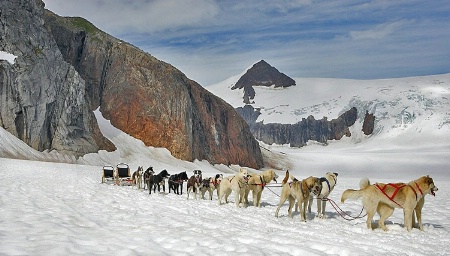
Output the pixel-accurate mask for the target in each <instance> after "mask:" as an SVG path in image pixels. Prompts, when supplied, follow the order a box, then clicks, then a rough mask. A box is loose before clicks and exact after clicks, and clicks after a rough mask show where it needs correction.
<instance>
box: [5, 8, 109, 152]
mask: <svg viewBox="0 0 450 256" xmlns="http://www.w3.org/2000/svg"><path fill="white" fill-rule="evenodd" d="M43 16H44V4H43V3H42V1H34V0H30V1H21V0H8V1H1V2H0V50H2V51H5V52H8V53H11V54H13V55H15V56H17V58H16V59H15V62H14V64H11V63H9V62H7V61H2V60H0V98H1V101H0V125H1V127H3V128H4V129H5V130H7V131H8V132H10V133H11V134H13V135H15V136H17V137H18V138H20V139H21V140H23V141H24V142H26V143H27V144H28V145H30V146H31V147H33V148H35V149H37V150H40V151H43V150H57V151H59V152H61V153H67V154H71V155H75V156H80V155H84V154H86V153H90V152H97V151H98V150H99V149H107V150H113V149H115V147H114V145H113V144H112V143H111V142H109V141H108V140H107V139H105V138H104V137H103V136H102V135H101V132H100V130H99V128H98V125H97V123H96V119H95V117H94V115H93V113H92V111H90V109H89V108H88V106H89V98H88V97H87V95H86V88H85V82H84V80H83V79H82V78H81V77H80V75H79V74H78V73H77V71H76V70H75V69H74V68H73V67H72V66H71V65H70V64H68V63H67V62H66V61H65V60H64V59H63V56H62V55H61V53H60V52H59V50H58V47H57V45H56V43H55V41H54V40H53V38H52V36H51V34H49V33H48V31H47V30H46V29H45V28H44V26H43V24H44V19H43Z"/></svg>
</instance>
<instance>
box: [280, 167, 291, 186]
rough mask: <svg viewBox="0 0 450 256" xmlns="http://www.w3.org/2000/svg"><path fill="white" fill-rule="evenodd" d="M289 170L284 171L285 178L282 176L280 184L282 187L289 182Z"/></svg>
mask: <svg viewBox="0 0 450 256" xmlns="http://www.w3.org/2000/svg"><path fill="white" fill-rule="evenodd" d="M289 176H290V175H289V170H287V171H286V176H284V179H283V182H282V183H281V184H282V185H284V184H286V183H287V182H288V180H289Z"/></svg>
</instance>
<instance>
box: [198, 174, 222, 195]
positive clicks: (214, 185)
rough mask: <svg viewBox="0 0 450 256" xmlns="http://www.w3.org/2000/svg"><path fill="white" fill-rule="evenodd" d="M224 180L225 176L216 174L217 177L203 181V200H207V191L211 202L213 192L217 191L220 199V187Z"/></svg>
mask: <svg viewBox="0 0 450 256" xmlns="http://www.w3.org/2000/svg"><path fill="white" fill-rule="evenodd" d="M222 180H223V174H216V176H215V177H214V178H213V177H210V178H207V179H204V180H203V181H202V185H201V189H200V191H201V192H202V199H205V193H206V191H208V192H209V200H212V196H213V192H214V190H216V189H217V197H219V185H220V183H221V182H222Z"/></svg>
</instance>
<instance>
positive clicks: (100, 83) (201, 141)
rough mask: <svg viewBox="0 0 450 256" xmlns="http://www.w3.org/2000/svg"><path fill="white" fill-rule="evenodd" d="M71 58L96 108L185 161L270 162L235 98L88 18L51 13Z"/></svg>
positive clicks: (251, 164) (62, 46)
mask: <svg viewBox="0 0 450 256" xmlns="http://www.w3.org/2000/svg"><path fill="white" fill-rule="evenodd" d="M46 26H47V29H48V31H50V32H51V33H52V34H53V37H54V38H55V40H56V42H57V44H58V46H59V49H60V51H61V53H62V54H63V56H64V59H65V60H66V61H67V62H69V63H70V64H71V65H72V66H74V67H75V69H76V70H77V71H78V72H79V74H80V75H81V77H82V78H83V79H84V80H85V81H86V94H87V95H89V102H90V103H91V105H90V109H91V110H93V109H95V108H97V107H98V106H100V111H101V112H102V114H103V115H104V116H105V117H106V118H107V119H109V120H111V123H112V124H113V125H114V126H115V127H117V128H119V129H120V130H122V131H125V132H126V133H128V134H130V135H132V136H133V137H135V138H138V139H140V140H142V141H143V142H144V143H145V144H146V145H148V146H155V147H164V148H167V149H168V150H169V151H170V152H171V153H172V154H173V155H174V156H175V157H178V158H181V159H184V160H194V159H206V160H208V161H210V162H211V163H214V164H215V163H223V164H239V165H242V166H249V167H254V168H260V167H262V166H263V161H262V155H261V151H260V148H259V144H258V142H257V141H256V140H255V138H254V137H253V135H252V134H251V132H250V129H249V127H248V125H247V123H246V122H245V121H244V120H243V119H242V118H241V117H240V116H239V114H237V112H236V111H235V110H234V109H233V107H231V106H230V105H229V104H227V103H226V102H224V101H223V100H221V99H220V98H218V97H216V96H214V95H213V94H211V93H210V92H208V91H207V90H205V89H204V88H203V87H201V86H200V85H199V84H197V83H196V82H194V81H192V80H190V79H188V78H187V77H186V76H185V75H184V74H183V73H181V72H180V71H179V70H177V69H176V68H174V67H173V66H171V65H169V64H167V63H164V62H162V61H160V60H157V59H156V58H154V57H152V56H151V55H150V54H147V53H145V52H143V51H142V50H140V49H138V48H136V47H134V46H132V45H130V44H128V43H125V42H123V41H120V40H118V39H116V38H113V37H112V36H109V35H107V34H106V33H103V32H101V31H99V30H98V29H97V28H95V27H94V26H93V25H92V24H90V23H89V22H87V21H86V20H84V19H81V18H62V17H59V16H57V15H55V14H53V13H51V12H49V11H47V12H46Z"/></svg>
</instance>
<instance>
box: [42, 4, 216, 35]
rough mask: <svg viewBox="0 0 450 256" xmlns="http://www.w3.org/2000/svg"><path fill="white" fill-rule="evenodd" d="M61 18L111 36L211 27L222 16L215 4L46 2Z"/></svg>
mask: <svg viewBox="0 0 450 256" xmlns="http://www.w3.org/2000/svg"><path fill="white" fill-rule="evenodd" d="M45 4H46V8H48V9H50V10H53V11H54V12H56V13H57V14H59V15H67V16H81V17H84V18H87V19H89V20H90V21H91V22H93V23H94V24H96V25H97V26H99V27H100V28H102V29H104V30H106V31H108V32H109V33H118V34H120V33H129V32H132V33H154V32H161V31H166V30H179V29H182V28H185V27H192V26H199V25H202V24H208V23H210V22H211V21H213V20H214V17H215V16H216V15H217V14H218V12H219V9H218V5H217V3H216V2H215V1H213V0H183V1H178V0H132V1H131V0H108V1H106V0H77V1H60V0H45Z"/></svg>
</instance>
